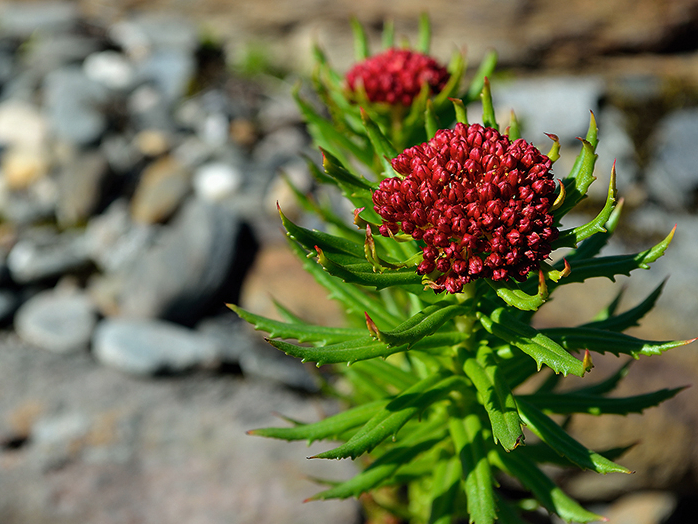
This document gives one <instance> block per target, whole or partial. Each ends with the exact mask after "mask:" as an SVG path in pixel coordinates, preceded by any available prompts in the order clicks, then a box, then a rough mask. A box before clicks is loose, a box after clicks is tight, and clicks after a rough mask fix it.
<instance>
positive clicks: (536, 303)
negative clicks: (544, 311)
mask: <svg viewBox="0 0 698 524" xmlns="http://www.w3.org/2000/svg"><path fill="white" fill-rule="evenodd" d="M487 283H488V284H489V285H490V286H491V287H492V289H494V290H495V292H496V293H497V296H498V297H499V298H501V299H502V300H504V302H506V303H507V304H509V305H510V306H512V307H515V308H516V309H520V310H522V311H536V310H537V309H538V308H539V307H541V306H542V305H543V304H544V303H545V301H546V299H547V298H548V294H547V293H546V292H543V290H539V292H538V293H537V294H535V295H529V294H528V293H526V292H525V291H523V290H522V289H520V288H519V287H518V286H517V284H515V283H513V282H505V281H503V280H498V281H496V282H495V281H493V280H490V279H487Z"/></svg>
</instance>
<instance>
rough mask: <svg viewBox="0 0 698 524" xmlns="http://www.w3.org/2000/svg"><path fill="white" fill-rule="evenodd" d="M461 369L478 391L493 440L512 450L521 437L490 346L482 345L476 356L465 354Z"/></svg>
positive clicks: (513, 403)
mask: <svg viewBox="0 0 698 524" xmlns="http://www.w3.org/2000/svg"><path fill="white" fill-rule="evenodd" d="M463 370H464V371H465V374H466V375H467V376H468V378H469V379H470V380H471V381H472V382H473V384H474V385H475V388H476V389H477V391H478V393H479V394H480V398H481V399H482V400H481V401H482V405H483V406H484V407H485V410H486V411H487V416H488V417H489V419H490V425H491V426H492V436H493V437H494V441H495V443H496V442H499V443H500V444H501V445H502V446H503V447H504V449H506V450H512V449H514V448H516V447H517V446H518V445H519V444H520V443H521V441H522V440H523V432H522V431H521V419H520V418H519V413H518V411H517V409H516V401H515V400H514V395H512V393H511V390H510V389H509V386H508V385H507V383H506V382H505V381H504V377H503V376H502V373H501V371H500V369H499V367H498V366H497V363H496V361H495V359H494V355H493V353H492V350H491V349H490V348H489V347H487V346H485V345H482V346H480V347H479V348H478V350H477V357H476V358H472V357H471V358H468V359H466V361H465V364H464V365H463Z"/></svg>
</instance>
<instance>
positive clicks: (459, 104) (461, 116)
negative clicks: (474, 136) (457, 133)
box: [450, 98, 468, 126]
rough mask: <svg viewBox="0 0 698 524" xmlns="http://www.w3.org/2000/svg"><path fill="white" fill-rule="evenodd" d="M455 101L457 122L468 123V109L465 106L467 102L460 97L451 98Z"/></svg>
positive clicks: (454, 108) (454, 107)
mask: <svg viewBox="0 0 698 524" xmlns="http://www.w3.org/2000/svg"><path fill="white" fill-rule="evenodd" d="M450 100H451V102H452V103H453V110H454V112H455V113H456V122H458V123H459V124H464V125H466V126H467V125H468V111H467V110H466V108H465V104H463V101H462V100H461V99H460V98H451V99H450Z"/></svg>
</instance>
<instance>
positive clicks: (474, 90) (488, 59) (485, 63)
mask: <svg viewBox="0 0 698 524" xmlns="http://www.w3.org/2000/svg"><path fill="white" fill-rule="evenodd" d="M496 66H497V53H496V52H495V51H489V52H488V53H487V54H486V55H485V57H484V58H483V59H482V62H480V66H479V67H478V69H477V72H476V73H475V76H474V77H473V79H472V80H471V81H470V86H469V87H468V92H467V93H466V95H465V97H463V103H464V104H465V105H468V104H469V103H471V102H474V101H475V100H477V99H478V98H479V97H480V93H481V92H482V88H483V87H484V85H485V77H490V76H492V73H493V72H494V68H495V67H496Z"/></svg>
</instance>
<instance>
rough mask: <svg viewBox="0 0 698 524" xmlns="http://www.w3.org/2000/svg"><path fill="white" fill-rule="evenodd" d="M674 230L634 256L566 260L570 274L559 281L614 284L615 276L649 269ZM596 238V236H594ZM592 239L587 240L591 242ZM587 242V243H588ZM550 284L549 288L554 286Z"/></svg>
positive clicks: (664, 249) (662, 250)
mask: <svg viewBox="0 0 698 524" xmlns="http://www.w3.org/2000/svg"><path fill="white" fill-rule="evenodd" d="M675 230H676V228H674V229H672V230H671V233H669V235H667V237H666V238H665V239H664V240H662V241H661V242H659V243H658V244H657V245H655V246H653V247H651V248H650V249H647V250H645V251H642V252H640V253H636V254H634V255H614V256H607V257H596V258H590V259H582V260H578V259H576V257H575V258H574V259H572V257H570V258H568V261H569V263H570V266H571V268H572V271H571V273H570V274H569V275H568V276H567V277H565V278H564V279H562V280H561V282H563V283H565V284H571V283H576V282H584V281H585V280H587V279H589V278H595V277H606V278H608V279H610V280H612V281H613V282H615V277H616V275H630V272H631V271H633V270H635V269H649V267H650V266H649V265H650V264H651V263H652V262H654V261H655V260H657V259H658V258H659V257H661V256H662V255H663V254H664V252H665V251H666V249H667V247H669V243H670V242H671V240H672V238H673V237H674V232H675ZM595 236H596V235H595ZM593 238H594V237H592V238H590V239H589V240H593ZM589 240H587V242H588V241H589ZM554 285H555V284H554V283H551V287H552V286H554Z"/></svg>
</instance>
